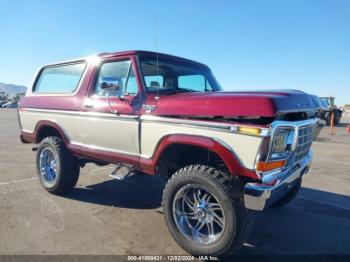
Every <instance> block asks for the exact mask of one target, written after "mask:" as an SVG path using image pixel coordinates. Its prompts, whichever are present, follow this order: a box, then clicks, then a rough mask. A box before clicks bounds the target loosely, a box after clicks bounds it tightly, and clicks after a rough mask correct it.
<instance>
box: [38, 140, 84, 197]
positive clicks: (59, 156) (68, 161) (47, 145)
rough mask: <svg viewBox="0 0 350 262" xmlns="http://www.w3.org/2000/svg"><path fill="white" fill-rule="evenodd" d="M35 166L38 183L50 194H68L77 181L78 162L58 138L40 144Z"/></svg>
mask: <svg viewBox="0 0 350 262" xmlns="http://www.w3.org/2000/svg"><path fill="white" fill-rule="evenodd" d="M36 165H37V171H38V175H39V179H40V182H41V184H42V185H43V187H44V188H45V189H46V190H47V191H48V192H50V193H53V194H64V193H68V192H69V191H70V190H71V189H72V188H73V187H74V186H75V184H76V183H77V181H78V178H79V171H80V166H79V160H78V159H77V158H76V157H75V156H73V155H72V154H71V153H70V152H69V151H68V150H67V148H66V146H65V145H64V142H63V141H62V139H61V138H59V137H54V136H52V137H46V138H44V139H43V140H42V141H41V142H40V145H39V147H38V151H37V159H36Z"/></svg>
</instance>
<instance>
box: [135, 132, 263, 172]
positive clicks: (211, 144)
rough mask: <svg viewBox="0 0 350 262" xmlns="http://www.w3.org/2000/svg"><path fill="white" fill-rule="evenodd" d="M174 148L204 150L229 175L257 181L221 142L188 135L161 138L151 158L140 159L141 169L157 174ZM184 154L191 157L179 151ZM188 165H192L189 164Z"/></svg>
mask: <svg viewBox="0 0 350 262" xmlns="http://www.w3.org/2000/svg"><path fill="white" fill-rule="evenodd" d="M174 147H182V149H184V148H186V149H192V150H199V151H200V150H204V151H206V152H208V153H212V154H214V155H216V156H218V157H219V158H220V160H222V162H223V163H224V164H225V167H226V168H227V170H228V172H229V173H230V174H231V175H235V176H246V177H250V178H253V179H259V177H258V176H257V174H256V173H255V171H254V170H250V169H247V168H245V167H244V166H243V164H242V163H241V161H240V159H239V157H238V156H237V155H236V153H235V152H234V150H233V149H232V148H230V147H229V146H228V145H226V144H225V143H224V142H223V141H221V140H219V139H216V138H211V137H205V136H198V135H188V134H171V135H166V136H164V137H162V139H161V140H160V141H159V142H158V144H157V146H156V149H155V150H154V153H153V156H152V157H151V158H142V157H141V159H140V166H141V169H142V170H143V171H144V172H146V173H150V174H155V173H157V168H159V165H160V163H161V161H162V160H164V155H166V154H167V152H169V151H170V150H172V149H173V148H174ZM184 152H186V154H187V156H191V154H190V152H188V151H184V150H180V153H184ZM178 153H179V152H178ZM190 164H194V163H192V162H191V163H190Z"/></svg>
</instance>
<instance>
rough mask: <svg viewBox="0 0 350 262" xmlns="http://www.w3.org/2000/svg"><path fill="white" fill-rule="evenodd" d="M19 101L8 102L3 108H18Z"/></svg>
mask: <svg viewBox="0 0 350 262" xmlns="http://www.w3.org/2000/svg"><path fill="white" fill-rule="evenodd" d="M17 107H18V103H17V102H8V103H5V104H3V105H2V108H17Z"/></svg>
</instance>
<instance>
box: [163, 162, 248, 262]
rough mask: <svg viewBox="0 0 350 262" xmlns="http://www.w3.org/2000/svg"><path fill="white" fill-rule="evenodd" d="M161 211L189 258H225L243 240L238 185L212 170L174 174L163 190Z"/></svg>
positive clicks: (243, 215)
mask: <svg viewBox="0 0 350 262" xmlns="http://www.w3.org/2000/svg"><path fill="white" fill-rule="evenodd" d="M163 211H164V218H165V222H166V224H167V226H168V228H169V231H170V233H171V234H172V236H173V238H174V239H175V241H176V242H177V243H178V244H179V245H180V246H181V247H182V248H183V249H185V250H186V251H187V252H189V253H190V254H193V255H213V256H224V255H228V254H231V253H233V252H235V251H236V250H237V249H238V248H240V247H241V246H242V244H243V241H244V239H245V233H246V228H247V223H248V216H247V211H246V209H245V207H244V202H243V193H242V187H241V184H240V182H239V180H238V179H237V178H236V177H231V176H229V175H227V174H225V173H223V172H222V171H219V170H217V169H214V168H212V167H208V166H204V165H191V166H187V167H185V168H182V169H180V170H179V171H178V172H176V173H175V174H174V175H173V176H172V177H171V178H170V180H169V181H168V183H167V185H166V187H165V189H164V193H163Z"/></svg>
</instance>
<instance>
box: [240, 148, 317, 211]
mask: <svg viewBox="0 0 350 262" xmlns="http://www.w3.org/2000/svg"><path fill="white" fill-rule="evenodd" d="M311 161H312V152H311V151H310V152H309V153H308V155H307V156H306V157H304V158H303V159H302V160H301V161H300V162H299V163H298V164H295V165H294V166H293V167H292V168H289V169H287V170H284V171H279V172H274V173H271V174H268V175H265V176H264V178H263V183H247V184H246V185H245V188H244V204H245V207H246V208H248V209H252V210H258V211H261V210H264V209H265V208H268V207H269V206H270V205H272V204H273V203H275V202H276V201H277V200H279V199H280V198H281V197H283V196H284V195H285V194H287V193H288V192H289V191H290V190H291V189H292V188H293V187H294V186H295V185H296V184H297V182H298V179H299V178H301V177H302V176H303V175H305V174H306V173H307V172H308V171H309V168H310V165H311ZM273 180H277V182H276V183H275V184H274V185H271V186H270V185H268V183H269V182H271V181H273Z"/></svg>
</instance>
